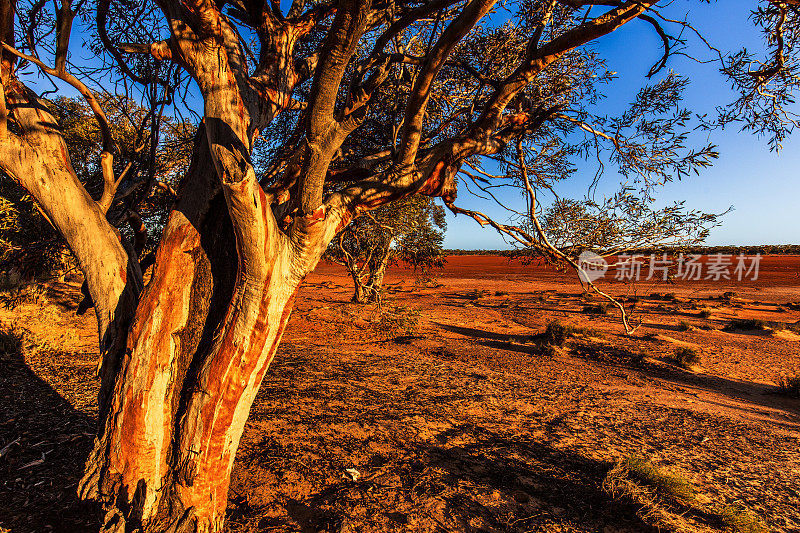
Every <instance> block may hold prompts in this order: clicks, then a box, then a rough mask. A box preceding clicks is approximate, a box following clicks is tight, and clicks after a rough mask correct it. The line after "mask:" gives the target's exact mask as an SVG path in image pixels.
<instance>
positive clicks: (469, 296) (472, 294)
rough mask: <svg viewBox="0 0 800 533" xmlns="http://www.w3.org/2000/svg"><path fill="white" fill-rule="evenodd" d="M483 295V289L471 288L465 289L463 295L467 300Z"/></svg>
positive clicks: (484, 293) (484, 292)
mask: <svg viewBox="0 0 800 533" xmlns="http://www.w3.org/2000/svg"><path fill="white" fill-rule="evenodd" d="M484 296H486V291H485V290H483V289H472V290H471V291H467V294H466V295H465V298H466V299H467V300H472V301H475V300H480V299H481V298H483V297H484Z"/></svg>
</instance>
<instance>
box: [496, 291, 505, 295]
mask: <svg viewBox="0 0 800 533" xmlns="http://www.w3.org/2000/svg"><path fill="white" fill-rule="evenodd" d="M494 295H495V296H508V292H507V291H494Z"/></svg>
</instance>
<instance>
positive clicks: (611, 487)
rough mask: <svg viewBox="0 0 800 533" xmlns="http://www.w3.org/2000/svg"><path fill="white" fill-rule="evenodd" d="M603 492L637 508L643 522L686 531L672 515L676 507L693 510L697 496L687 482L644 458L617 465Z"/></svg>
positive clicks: (630, 458)
mask: <svg viewBox="0 0 800 533" xmlns="http://www.w3.org/2000/svg"><path fill="white" fill-rule="evenodd" d="M603 490H604V491H605V492H607V493H608V494H610V495H611V496H613V497H614V498H616V499H619V500H623V501H627V502H630V503H633V504H634V505H636V506H637V507H638V508H639V510H638V511H637V515H638V516H639V517H640V518H641V519H642V520H643V521H645V522H647V523H649V524H652V525H654V526H656V527H658V528H665V529H669V530H682V529H683V528H682V527H681V525H680V523H681V519H680V517H678V516H676V514H674V513H673V512H671V511H672V509H671V508H672V506H673V505H675V504H677V505H680V506H683V507H687V506H690V505H691V504H693V503H694V502H695V501H696V494H697V489H696V488H695V486H694V485H692V483H691V482H689V481H688V480H687V479H686V478H684V477H682V476H679V475H677V474H674V473H672V472H669V471H667V470H665V469H663V468H659V467H657V466H656V465H654V464H653V463H652V462H650V461H649V460H648V459H647V458H645V457H642V456H640V455H630V456H628V457H626V458H625V459H623V460H621V461H618V462H617V463H615V464H614V466H613V467H612V468H611V469H610V470H609V472H608V474H606V477H605V479H604V480H603Z"/></svg>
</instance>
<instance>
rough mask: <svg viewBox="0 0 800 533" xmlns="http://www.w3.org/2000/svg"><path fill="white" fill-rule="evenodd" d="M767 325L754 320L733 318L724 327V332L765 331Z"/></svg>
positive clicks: (761, 321)
mask: <svg viewBox="0 0 800 533" xmlns="http://www.w3.org/2000/svg"><path fill="white" fill-rule="evenodd" d="M767 327H768V325H767V323H766V322H764V321H763V320H757V319H754V318H734V319H733V320H731V321H730V322H728V324H727V325H726V326H725V328H724V329H725V331H734V330H737V329H741V330H765V329H767Z"/></svg>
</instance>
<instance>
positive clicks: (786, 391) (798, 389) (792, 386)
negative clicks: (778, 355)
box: [778, 375, 800, 398]
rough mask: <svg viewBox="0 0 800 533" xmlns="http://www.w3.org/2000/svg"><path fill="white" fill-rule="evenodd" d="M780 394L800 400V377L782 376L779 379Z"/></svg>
mask: <svg viewBox="0 0 800 533" xmlns="http://www.w3.org/2000/svg"><path fill="white" fill-rule="evenodd" d="M778 393H779V394H781V395H783V396H789V397H792V398H800V375H796V376H781V377H780V378H779V379H778Z"/></svg>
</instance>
